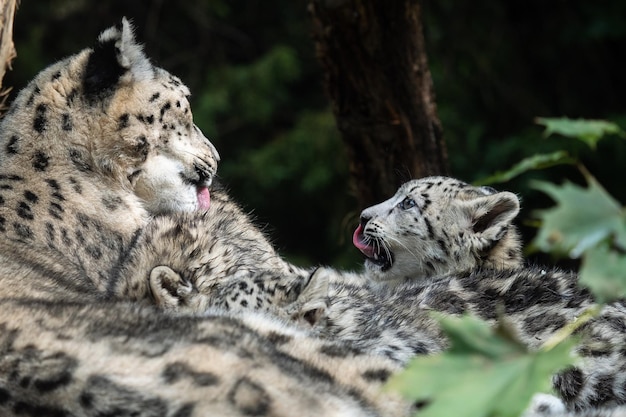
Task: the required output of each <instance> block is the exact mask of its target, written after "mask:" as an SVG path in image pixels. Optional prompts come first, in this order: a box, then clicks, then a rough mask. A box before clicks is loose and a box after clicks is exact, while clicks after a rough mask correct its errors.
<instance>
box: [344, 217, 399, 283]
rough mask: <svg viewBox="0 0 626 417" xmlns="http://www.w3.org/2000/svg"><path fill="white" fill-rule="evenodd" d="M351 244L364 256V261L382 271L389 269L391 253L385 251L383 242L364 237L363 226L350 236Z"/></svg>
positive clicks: (391, 261) (360, 225) (391, 258)
mask: <svg viewBox="0 0 626 417" xmlns="http://www.w3.org/2000/svg"><path fill="white" fill-rule="evenodd" d="M352 243H353V244H354V246H355V247H356V248H357V249H358V250H360V251H361V253H362V254H363V255H365V261H366V262H371V263H373V264H375V265H378V266H379V267H380V268H381V269H382V270H383V271H385V270H387V269H389V268H391V265H392V263H393V255H392V253H391V251H389V250H385V248H384V246H383V242H381V241H380V240H378V239H376V238H371V237H367V236H365V234H364V233H363V225H362V224H359V226H358V227H357V228H356V230H355V231H354V234H353V235H352Z"/></svg>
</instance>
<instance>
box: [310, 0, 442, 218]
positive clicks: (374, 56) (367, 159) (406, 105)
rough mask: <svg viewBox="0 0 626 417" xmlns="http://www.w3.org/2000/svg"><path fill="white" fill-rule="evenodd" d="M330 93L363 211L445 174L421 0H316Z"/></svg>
mask: <svg viewBox="0 0 626 417" xmlns="http://www.w3.org/2000/svg"><path fill="white" fill-rule="evenodd" d="M309 11H310V13H311V15H312V19H313V38H314V40H315V45H316V53H317V57H318V59H319V61H320V62H321V64H322V67H323V69H324V72H325V79H324V84H325V89H326V93H327V94H328V96H329V98H330V100H331V102H332V109H333V112H334V115H335V118H336V121H337V126H338V128H339V130H340V132H341V134H342V138H343V141H344V143H345V145H346V148H347V153H348V157H349V159H350V172H351V176H352V181H353V184H352V185H353V186H354V191H355V194H356V197H357V199H358V202H359V204H360V205H361V207H366V206H368V205H371V204H373V203H376V202H379V201H382V200H384V199H387V198H389V197H390V196H391V195H393V194H394V193H395V191H396V189H397V187H398V186H399V185H400V184H401V183H403V182H405V181H407V180H409V179H411V178H420V177H424V176H428V175H446V174H447V173H448V160H447V159H448V158H447V151H446V146H445V143H444V141H443V137H442V129H441V123H440V121H439V119H438V117H437V109H436V105H435V95H434V87H433V82H432V78H431V75H430V71H429V69H428V62H427V58H426V50H425V44H424V36H423V31H422V25H421V20H420V6H419V3H418V1H417V0H393V1H380V0H310V2H309Z"/></svg>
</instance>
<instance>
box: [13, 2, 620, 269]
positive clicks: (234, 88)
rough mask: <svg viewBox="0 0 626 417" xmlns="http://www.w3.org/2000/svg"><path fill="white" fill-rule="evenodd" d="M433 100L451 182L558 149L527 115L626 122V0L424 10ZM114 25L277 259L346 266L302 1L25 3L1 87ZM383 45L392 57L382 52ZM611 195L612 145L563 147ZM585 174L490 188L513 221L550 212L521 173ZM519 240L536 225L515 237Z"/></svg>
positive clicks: (614, 185) (324, 114)
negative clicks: (189, 114)
mask: <svg viewBox="0 0 626 417" xmlns="http://www.w3.org/2000/svg"><path fill="white" fill-rule="evenodd" d="M421 4H422V11H423V20H424V26H425V36H426V42H427V50H428V55H429V61H430V67H431V71H432V73H433V78H434V81H435V91H436V94H437V104H438V111H439V116H440V118H441V121H442V124H443V127H444V135H445V138H446V141H447V143H448V148H449V154H450V159H451V166H452V172H453V174H454V175H455V176H457V177H459V178H462V179H464V180H466V181H474V180H476V179H478V178H484V177H486V176H487V175H489V174H491V173H493V172H496V171H498V170H502V169H505V168H508V167H510V166H511V165H513V163H515V162H517V161H519V160H521V159H522V158H524V157H532V156H533V155H535V154H536V153H549V152H554V151H556V150H559V149H563V148H564V146H562V144H560V143H559V139H556V140H550V141H546V140H544V139H542V138H541V135H540V134H539V132H540V128H539V127H533V120H534V119H535V118H536V117H560V116H570V117H574V118H578V117H584V118H598V117H602V118H608V119H610V120H612V121H615V122H617V123H619V124H620V125H622V126H624V125H626V123H624V122H626V100H624V98H623V93H622V92H623V91H626V77H625V76H624V75H623V70H622V65H621V58H622V55H623V51H624V50H626V26H624V25H623V22H622V18H623V16H626V2H623V1H621V0H608V1H605V2H587V1H584V0H568V1H566V0H558V1H552V2H544V1H540V0H530V1H525V2H498V1H495V0H494V1H487V2H479V3H476V2H465V3H463V2H457V1H452V0H424V1H422V2H421ZM121 16H128V17H130V18H132V19H133V20H134V22H135V24H136V26H137V28H138V29H137V36H138V38H139V39H140V40H141V41H142V42H144V43H145V46H146V50H147V52H148V54H149V56H151V57H152V58H153V60H154V61H155V62H156V63H157V64H158V65H160V66H162V67H164V68H166V69H168V70H169V71H171V72H172V73H174V74H176V75H178V76H180V77H181V78H182V79H183V81H184V82H185V83H186V84H188V85H189V87H190V88H191V90H192V92H193V97H192V105H193V108H194V115H195V119H196V123H197V124H198V125H199V126H200V127H201V128H202V129H203V131H205V133H206V134H207V136H209V137H210V138H211V140H212V141H213V142H214V143H215V145H216V146H217V148H218V149H219V151H220V153H221V155H222V164H221V167H220V169H219V172H220V176H221V178H222V181H223V182H224V183H226V184H227V185H228V186H229V188H230V189H231V191H232V193H233V195H234V196H235V197H236V198H237V199H238V200H239V201H240V202H241V203H242V204H243V205H244V207H246V209H248V210H250V211H253V212H254V214H255V215H256V216H257V218H258V221H259V222H260V223H262V224H266V223H267V224H269V225H271V227H269V228H268V229H267V230H268V233H269V235H270V236H271V237H272V238H273V240H274V241H275V242H276V243H277V245H278V247H279V248H280V249H281V250H282V252H283V253H285V254H286V255H288V256H289V257H290V258H291V259H292V260H295V261H296V262H300V263H306V264H310V263H326V264H333V265H335V266H339V267H351V268H357V267H358V265H359V262H360V261H359V256H358V255H357V251H356V250H354V249H353V248H352V247H351V245H350V243H349V242H350V239H349V236H350V233H351V229H352V228H353V227H354V226H355V224H356V219H357V217H358V212H359V211H360V209H362V208H361V207H356V206H355V202H354V199H353V198H352V196H351V192H350V187H349V185H348V168H347V160H346V157H345V154H344V153H343V150H342V145H341V142H340V136H339V134H338V133H337V130H336V128H335V127H334V122H333V118H332V115H331V113H330V111H329V103H328V101H327V100H326V98H325V97H324V94H323V87H322V79H323V74H322V72H321V68H320V66H319V65H318V63H317V62H316V60H315V48H314V45H313V41H312V39H311V37H310V26H311V25H310V20H309V16H308V15H307V12H306V2H303V1H301V2H292V1H288V0H274V1H267V0H265V1H260V0H247V1H244V0H228V1H226V0H185V1H184V2H176V3H172V2H165V1H163V0H138V1H132V2H129V1H126V0H112V1H106V2H90V1H87V0H48V1H32V0H31V1H28V0H27V1H23V2H22V3H21V5H20V8H19V10H18V13H17V15H16V21H15V34H14V37H15V43H16V48H17V52H18V57H17V59H16V60H15V61H14V65H13V71H12V72H11V73H9V74H8V75H7V77H6V78H5V84H4V85H12V86H14V87H15V88H16V89H19V88H21V87H23V86H24V85H25V84H26V82H27V81H28V80H29V79H30V78H32V76H33V75H34V74H36V73H37V72H38V71H39V70H41V69H42V68H43V67H45V66H46V65H48V64H50V63H52V62H54V61H55V60H58V59H60V58H62V57H64V56H67V55H69V54H72V53H75V52H77V51H79V50H80V49H82V48H84V47H86V46H90V45H91V44H92V43H93V41H94V39H95V38H96V36H97V34H98V33H99V32H100V31H101V30H102V29H103V28H105V27H108V26H109V25H111V24H114V23H116V22H117V21H118V20H119V19H120V18H121ZM390 47H393V46H392V45H390ZM567 149H568V151H569V152H570V154H571V155H572V156H573V157H576V158H578V159H581V160H582V161H583V162H584V163H585V165H586V166H587V167H589V168H590V170H591V171H592V172H593V173H594V175H595V176H596V177H598V179H599V181H600V182H601V183H602V184H604V185H605V186H606V188H607V189H608V190H609V192H611V193H612V194H613V195H614V196H616V198H617V199H618V200H620V201H626V187H623V186H621V184H620V182H621V173H620V172H619V167H620V166H621V163H622V162H623V161H626V143H625V141H606V142H604V141H603V142H601V143H600V144H599V145H598V150H597V152H595V153H593V154H592V153H591V152H589V149H588V148H587V147H586V146H585V145H584V144H580V146H579V147H576V146H574V148H572V147H571V146H568V147H567ZM531 177H532V178H535V179H544V180H554V181H555V182H560V181H559V180H560V179H562V178H564V177H571V179H572V181H574V182H579V183H582V182H584V179H583V178H582V177H581V176H580V175H579V174H578V173H577V171H575V170H574V169H573V168H572V167H569V166H559V167H554V168H551V169H550V170H547V171H537V172H534V173H531V174H527V175H524V176H522V177H515V178H513V179H511V180H510V181H509V182H506V183H504V184H502V185H500V187H501V188H506V189H510V190H513V191H515V192H517V193H519V194H520V195H521V196H522V197H523V200H524V208H525V210H526V213H528V212H529V211H530V210H532V209H534V208H536V207H542V206H547V205H548V204H549V199H548V198H546V196H543V195H541V193H537V192H536V191H535V190H531V189H530V188H529V187H528V179H529V178H531ZM524 232H525V233H526V238H527V239H528V240H530V238H531V237H532V235H533V234H534V232H535V231H534V229H530V228H524Z"/></svg>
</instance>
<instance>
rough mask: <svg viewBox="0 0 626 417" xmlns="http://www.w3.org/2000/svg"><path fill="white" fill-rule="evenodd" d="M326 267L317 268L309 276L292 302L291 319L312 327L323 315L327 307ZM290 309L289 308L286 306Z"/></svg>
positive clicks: (327, 280)
mask: <svg viewBox="0 0 626 417" xmlns="http://www.w3.org/2000/svg"><path fill="white" fill-rule="evenodd" d="M327 269H328V268H317V269H316V270H315V271H313V273H312V274H311V275H310V277H309V282H308V283H307V284H306V286H305V287H304V289H303V290H302V292H301V293H300V295H298V298H297V299H296V301H294V303H293V304H292V307H291V308H292V309H293V308H295V311H293V314H292V319H294V320H295V321H296V322H300V323H307V324H308V325H310V326H311V327H314V326H315V325H316V324H317V323H319V322H320V321H321V320H322V319H323V318H324V317H325V316H326V310H327V309H328V287H329V279H328V276H327V273H328V272H327ZM287 309H288V310H290V308H287Z"/></svg>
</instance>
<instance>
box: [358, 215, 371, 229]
mask: <svg viewBox="0 0 626 417" xmlns="http://www.w3.org/2000/svg"><path fill="white" fill-rule="evenodd" d="M370 220H372V217H371V216H368V215H366V214H364V213H361V218H360V222H361V226H363V227H365V225H366V224H367V223H368V222H369V221H370Z"/></svg>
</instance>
